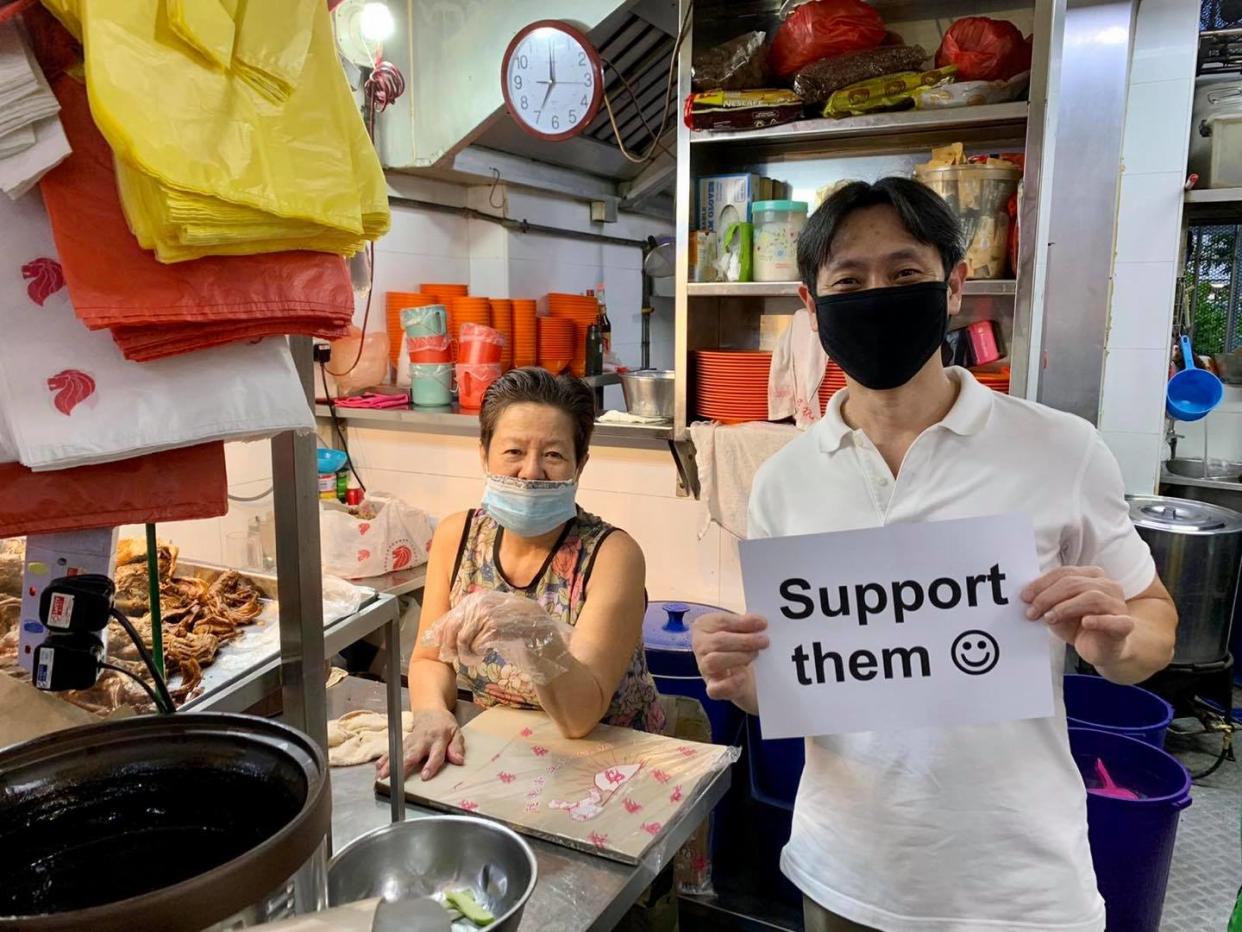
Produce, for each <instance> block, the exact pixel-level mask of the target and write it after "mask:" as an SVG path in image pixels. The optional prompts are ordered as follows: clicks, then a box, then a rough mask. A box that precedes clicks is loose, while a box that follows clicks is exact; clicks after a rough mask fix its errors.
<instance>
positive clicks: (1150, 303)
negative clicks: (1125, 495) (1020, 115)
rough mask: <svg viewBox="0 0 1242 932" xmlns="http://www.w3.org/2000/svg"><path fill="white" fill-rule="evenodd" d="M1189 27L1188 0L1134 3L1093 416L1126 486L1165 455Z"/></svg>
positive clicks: (1194, 23)
mask: <svg viewBox="0 0 1242 932" xmlns="http://www.w3.org/2000/svg"><path fill="white" fill-rule="evenodd" d="M1198 33H1199V11H1198V4H1197V3H1189V2H1186V0H1144V2H1143V3H1142V4H1140V6H1139V8H1138V17H1137V22H1136V28H1135V40H1134V55H1133V58H1132V60H1131V69H1130V90H1129V97H1128V100H1127V105H1126V125H1125V133H1124V136H1123V139H1122V162H1123V166H1122V167H1123V174H1122V180H1121V192H1120V200H1119V204H1118V211H1117V244H1116V257H1115V264H1114V268H1113V291H1112V300H1111V304H1110V322H1109V331H1108V340H1107V345H1106V353H1105V363H1104V377H1103V391H1102V395H1101V400H1100V419H1099V426H1100V430H1101V432H1102V433H1103V435H1104V439H1105V440H1106V441H1107V442H1108V445H1109V447H1110V448H1111V449H1112V451H1113V453H1114V454H1116V456H1117V459H1118V460H1119V461H1120V463H1121V468H1122V473H1123V474H1124V476H1125V480H1126V488H1127V491H1129V492H1132V493H1151V492H1152V491H1154V490H1155V486H1156V483H1157V479H1158V476H1159V473H1160V461H1161V459H1162V458H1163V456H1165V455H1166V451H1165V449H1164V446H1163V437H1164V401H1163V398H1164V385H1165V381H1166V380H1167V377H1168V364H1169V337H1170V332H1171V327H1172V321H1173V294H1174V282H1175V280H1176V278H1177V276H1178V274H1179V267H1178V259H1179V231H1180V229H1181V213H1182V187H1183V184H1184V183H1185V180H1186V149H1187V144H1188V140H1189V133H1190V108H1191V101H1192V99H1193V96H1194V72H1195V56H1196V52H1197V48H1198ZM1058 170H1061V169H1060V168H1059V169H1058ZM1065 170H1071V171H1072V170H1073V166H1066V168H1065Z"/></svg>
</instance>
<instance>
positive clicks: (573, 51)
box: [501, 20, 603, 139]
mask: <svg viewBox="0 0 1242 932" xmlns="http://www.w3.org/2000/svg"><path fill="white" fill-rule="evenodd" d="M602 78H603V71H602V69H601V68H600V61H599V56H598V55H597V54H596V52H595V49H594V47H592V45H591V43H590V40H589V39H587V37H586V36H584V35H583V34H582V33H581V32H579V31H578V30H577V29H575V28H574V27H572V26H569V25H566V24H565V23H561V22H557V21H555V20H543V21H541V22H538V23H532V24H531V25H529V26H527V27H526V28H525V29H523V30H522V31H521V32H519V33H518V34H517V35H516V36H515V37H514V39H513V41H512V42H511V43H509V48H508V50H507V51H506V52H505V58H504V63H503V66H502V72H501V83H502V86H503V89H504V95H505V103H506V104H507V105H508V107H509V113H510V114H512V115H513V119H515V120H516V121H517V123H518V126H520V127H522V129H524V130H526V132H528V133H530V134H531V135H533V136H538V137H540V138H543V139H568V138H569V137H570V136H574V135H577V134H578V133H580V132H582V131H583V130H584V129H586V128H587V126H588V125H589V124H590V122H591V121H592V120H593V119H594V118H595V114H596V112H598V110H599V105H600V99H601V97H602V95H603V80H602Z"/></svg>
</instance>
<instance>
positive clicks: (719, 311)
mask: <svg viewBox="0 0 1242 932" xmlns="http://www.w3.org/2000/svg"><path fill="white" fill-rule="evenodd" d="M687 5H688V2H687V0H681V2H680V15H683V16H684V15H685V13H686V8H687ZM778 6H779V4H778V3H776V2H771V3H765V2H762V0H751V2H747V3H744V4H741V5H730V4H726V3H724V2H723V0H715V2H704V0H699V2H696V4H695V10H694V21H693V24H692V27H691V33H690V35H689V36H687V39H686V41H685V42H684V43H683V44H682V49H681V53H680V59H679V71H680V74H679V81H678V91H679V97H678V99H679V100H684V99H685V97H686V95H687V94H689V93H690V72H691V62H692V60H693V56H694V47H695V42H696V38H695V37H696V34H699V35H707V36H708V38H707V39H706V40H705V44H712V43H714V42H717V41H721V40H722V39H723V38H728V37H729V36H730V35H736V34H737V33H738V32H741V31H744V30H745V29H762V28H768V27H770V26H771V25H773V24H774V22H775V18H774V17H775V12H776V9H777V7H778ZM875 6H876V7H877V9H879V10H880V12H881V14H882V15H884V16H885V19H886V22H887V23H888V25H889V28H890V29H893V30H895V31H897V32H898V33H901V34H903V35H907V38H909V35H908V34H907V32H908V31H907V30H906V29H905V28H904V27H905V26H907V25H910V24H913V23H917V27H916V28H915V29H914V30H910V31H909V32H910V33H917V34H918V35H920V36H925V35H930V34H932V33H935V34H936V35H938V34H939V33H940V32H942V26H943V22H942V21H944V20H951V19H953V18H956V17H958V16H967V15H973V14H979V13H986V14H992V13H994V14H997V15H1001V16H1005V15H1007V14H1009V13H1012V12H1013V11H1015V10H1017V9H1019V8H1021V7H1023V6H1024V4H1022V2H1021V0H1015V2H1013V3H1002V2H999V0H985V2H983V3H977V2H976V3H971V2H967V0H935V2H932V3H926V2H921V3H911V2H907V0H876V2H875ZM1065 6H1066V2H1065V0H1029V3H1027V4H1025V10H1024V11H1023V13H1022V14H1021V15H1023V16H1026V17H1029V18H1030V24H1031V25H1033V27H1034V28H1033V30H1032V31H1033V35H1034V43H1033V49H1032V67H1031V84H1030V91H1029V94H1028V98H1029V99H1028V100H1026V101H1020V102H1014V103H1005V104H991V105H981V106H973V107H961V108H956V109H949V110H927V111H920V110H907V111H902V112H898V113H884V114H875V115H870V116H861V117H850V118H845V119H840V120H837V119H807V120H800V121H797V122H793V123H788V124H784V125H781V126H774V127H768V128H765V129H760V130H749V131H740V132H727V131H707V130H691V129H689V128H687V127H686V126H684V124H679V125H678V135H677V202H676V233H677V257H676V272H675V276H674V282H675V287H676V294H675V302H676V303H675V308H676V321H675V331H674V332H675V341H676V349H675V355H674V368H675V371H676V376H677V383H676V414H675V417H674V426H673V436H672V440H673V441H674V442H675V443H678V444H682V443H684V442H685V441H686V439H687V431H686V427H687V425H688V423H689V422H690V421H691V420H692V419H693V418H694V415H695V412H694V410H693V402H692V396H693V392H692V391H691V390H690V365H689V360H690V354H691V353H692V351H693V350H696V349H706V348H713V347H719V346H729V347H739V348H741V347H746V346H755V345H757V344H756V342H755V341H756V340H758V339H762V332H763V327H762V324H761V318H762V315H764V314H765V313H766V314H783V313H788V312H789V311H790V310H792V302H791V301H790V300H789V299H790V298H793V297H796V295H797V288H798V285H797V283H796V282H747V283H695V282H690V281H689V234H690V231H691V229H692V226H693V216H694V200H695V194H696V187H697V185H696V179H697V177H698V176H700V175H705V174H718V173H720V174H724V173H730V172H747V171H752V172H756V173H758V174H761V175H767V176H769V177H775V178H781V179H782V180H789V181H791V182H792V183H793V185H794V188H795V194H794V196H795V198H796V199H799V200H807V199H808V198H807V196H806V195H807V193H808V188H809V189H810V190H814V189H815V188H816V187H818V186H819V185H821V184H824V183H826V182H831V181H834V180H837V179H839V178H851V177H854V178H856V177H875V176H877V175H879V174H885V173H892V172H894V171H908V170H909V168H910V166H911V165H912V164H913V161H914V160H923V159H925V158H926V154H927V152H928V150H929V149H930V148H931V147H932V146H934V145H943V144H946V143H950V142H957V141H960V142H963V143H964V144H966V145H967V146H968V147H969V148H971V149H972V150H973V151H983V152H1003V151H1014V150H1018V149H1021V150H1022V151H1023V152H1024V153H1025V160H1026V171H1025V174H1024V179H1023V196H1022V199H1021V204H1020V208H1019V209H1020V215H1019V224H1020V227H1021V230H1022V236H1021V237H1020V239H1019V244H1018V261H1017V275H1016V278H1015V279H1013V280H1002V281H972V282H970V283H968V285H967V288H966V295H967V299H968V300H967V301H966V302H964V307H963V313H962V315H961V316H960V317H959V318H958V319H957V321H956V323H957V324H959V325H960V324H962V323H968V322H970V321H972V320H981V319H995V320H998V321H999V322H1000V324H1001V330H1002V333H1003V337H1004V340H1005V342H1006V344H1007V346H1008V349H1009V356H1010V366H1011V370H1012V378H1011V386H1012V388H1011V391H1012V392H1013V394H1015V395H1018V396H1021V397H1027V398H1034V397H1035V396H1036V394H1037V390H1038V386H1039V368H1040V364H1041V355H1040V354H1041V350H1042V345H1041V343H1042V336H1043V332H1044V319H1043V316H1044V315H1043V305H1044V301H1043V289H1044V279H1045V268H1046V266H1047V263H1048V250H1047V243H1048V242H1049V237H1048V228H1049V214H1050V200H1051V192H1050V190H1049V189H1048V186H1047V185H1045V184H1043V183H1042V182H1043V179H1044V177H1045V176H1046V175H1047V174H1048V172H1049V171H1050V167H1051V161H1052V149H1053V146H1052V131H1051V130H1050V125H1051V124H1052V123H1053V122H1054V121H1053V120H1052V119H1051V118H1050V114H1051V113H1055V110H1056V107H1055V102H1056V101H1055V97H1056V76H1057V73H1058V70H1059V65H1060V50H1061V42H1062V33H1063V31H1064V28H1065ZM1015 15H1016V14H1015ZM1022 28H1023V31H1024V32H1025V31H1027V26H1026V25H1023V26H1022ZM910 41H921V40H918V39H910ZM923 44H924V47H925V48H928V47H931V46H928V45H927V44H926V42H925V41H924V42H923ZM868 164H870V165H871V167H870V168H868V167H867V166H868ZM814 178H820V179H822V180H819V181H813V180H812V179H814ZM1040 244H1044V245H1043V247H1042V248H1041V245H1040Z"/></svg>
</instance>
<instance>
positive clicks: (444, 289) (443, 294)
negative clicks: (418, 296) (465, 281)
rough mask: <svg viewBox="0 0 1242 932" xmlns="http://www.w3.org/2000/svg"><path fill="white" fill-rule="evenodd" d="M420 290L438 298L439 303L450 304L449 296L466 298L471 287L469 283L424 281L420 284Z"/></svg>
mask: <svg viewBox="0 0 1242 932" xmlns="http://www.w3.org/2000/svg"><path fill="white" fill-rule="evenodd" d="M418 290H419V291H421V292H422V293H423V294H429V295H431V296H432V297H433V298H436V299H437V300H436V303H437V304H448V299H449V298H464V297H465V296H466V295H468V294H470V288H469V286H467V285H454V284H436V283H435V282H423V284H421V285H419V286H418Z"/></svg>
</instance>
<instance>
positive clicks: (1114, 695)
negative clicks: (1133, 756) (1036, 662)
mask: <svg viewBox="0 0 1242 932" xmlns="http://www.w3.org/2000/svg"><path fill="white" fill-rule="evenodd" d="M1065 717H1066V718H1067V719H1068V720H1069V724H1070V727H1071V728H1097V729H1099V730H1101V731H1111V732H1113V733H1114V734H1119V735H1126V736H1127V737H1130V738H1137V739H1138V740H1139V741H1144V742H1146V743H1147V744H1150V745H1152V746H1153V747H1158V748H1160V747H1164V733H1165V731H1166V729H1168V727H1169V722H1171V721H1173V706H1171V705H1169V704H1168V703H1167V702H1165V701H1164V700H1163V699H1161V698H1160V697H1159V696H1157V695H1156V694H1155V693H1152V692H1148V691H1147V690H1146V689H1140V688H1139V687H1138V686H1122V685H1119V684H1117V683H1110V682H1109V681H1108V680H1106V679H1104V677H1102V676H1081V675H1078V674H1073V673H1071V674H1069V675H1068V676H1066V677H1065Z"/></svg>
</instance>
